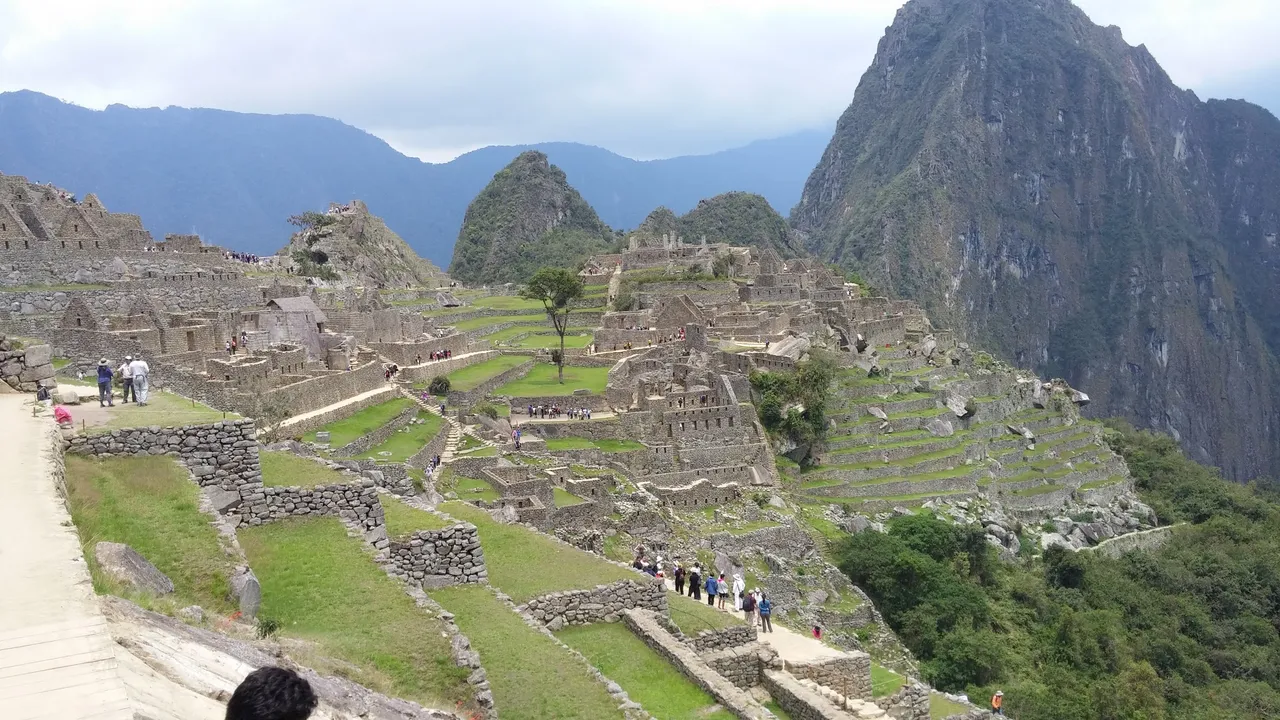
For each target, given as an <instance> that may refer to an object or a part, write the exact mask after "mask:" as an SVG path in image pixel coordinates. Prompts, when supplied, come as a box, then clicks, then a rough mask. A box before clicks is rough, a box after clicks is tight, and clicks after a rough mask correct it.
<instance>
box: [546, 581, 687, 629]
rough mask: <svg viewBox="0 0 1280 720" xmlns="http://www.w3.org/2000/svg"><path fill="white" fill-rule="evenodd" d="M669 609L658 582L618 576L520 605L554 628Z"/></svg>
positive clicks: (663, 591)
mask: <svg viewBox="0 0 1280 720" xmlns="http://www.w3.org/2000/svg"><path fill="white" fill-rule="evenodd" d="M637 608H639V609H644V610H652V611H654V612H657V613H663V614H665V613H666V612H667V594H666V590H665V588H664V587H663V585H662V584H661V583H659V582H650V581H636V580H619V581H618V582H615V583H612V584H610V585H598V586H596V587H595V588H592V589H590V590H568V591H565V592H555V593H551V594H549V595H543V596H541V597H536V598H534V599H532V600H530V601H529V602H528V603H526V604H525V605H524V607H523V608H522V609H521V612H524V613H526V614H528V615H529V616H530V617H532V618H533V619H534V620H537V621H538V622H540V623H542V624H543V625H545V626H546V627H547V629H548V630H551V631H552V632H555V631H556V630H559V629H560V628H563V627H564V626H566V625H590V624H591V623H597V622H617V621H618V620H620V619H621V618H622V615H623V613H624V612H626V611H627V610H633V609H637Z"/></svg>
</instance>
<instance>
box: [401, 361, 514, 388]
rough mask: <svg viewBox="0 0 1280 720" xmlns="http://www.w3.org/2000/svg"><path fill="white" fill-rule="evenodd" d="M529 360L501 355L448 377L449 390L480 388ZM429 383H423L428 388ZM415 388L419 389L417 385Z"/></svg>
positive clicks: (469, 366) (456, 371)
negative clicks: (486, 382) (495, 377)
mask: <svg viewBox="0 0 1280 720" xmlns="http://www.w3.org/2000/svg"><path fill="white" fill-rule="evenodd" d="M528 359H529V358H527V357H523V356H520V355H499V356H498V357H494V358H489V359H488V360H485V361H484V362H478V363H476V364H474V365H468V366H466V367H464V368H461V369H459V370H454V371H453V372H451V373H449V374H448V375H446V377H448V378H449V389H450V390H457V391H459V392H465V391H467V390H471V389H473V388H476V387H479V386H480V385H481V384H483V383H484V381H486V380H489V379H491V378H493V377H494V376H496V375H501V374H502V373H504V372H506V371H508V370H510V369H511V368H513V367H515V366H517V365H519V364H520V363H522V362H525V361H526V360H528ZM427 384H428V383H422V387H424V388H425V387H426V386H427ZM414 387H417V386H416V385H415V386H414Z"/></svg>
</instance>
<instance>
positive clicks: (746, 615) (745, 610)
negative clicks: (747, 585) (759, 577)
mask: <svg viewBox="0 0 1280 720" xmlns="http://www.w3.org/2000/svg"><path fill="white" fill-rule="evenodd" d="M741 602H742V619H743V620H746V621H747V624H748V625H751V626H753V627H754V626H755V624H756V598H755V596H754V595H751V594H750V593H748V594H747V595H745V596H744V597H743V598H742V601H741Z"/></svg>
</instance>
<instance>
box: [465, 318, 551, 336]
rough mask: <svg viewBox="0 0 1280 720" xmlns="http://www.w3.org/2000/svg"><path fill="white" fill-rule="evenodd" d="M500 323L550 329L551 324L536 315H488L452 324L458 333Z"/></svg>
mask: <svg viewBox="0 0 1280 720" xmlns="http://www.w3.org/2000/svg"><path fill="white" fill-rule="evenodd" d="M502 323H519V324H521V325H542V326H544V327H551V322H550V321H549V320H547V316H546V315H545V314H538V315H490V316H487V317H478V318H471V319H469V320H459V321H458V322H456V323H453V326H454V327H455V328H457V329H458V331H459V332H461V331H463V330H479V329H480V328H483V327H490V326H492V325H501V324H502Z"/></svg>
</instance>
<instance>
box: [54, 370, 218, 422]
mask: <svg viewBox="0 0 1280 720" xmlns="http://www.w3.org/2000/svg"><path fill="white" fill-rule="evenodd" d="M58 384H59V385H63V384H66V385H73V386H75V387H77V388H81V387H85V388H91V389H92V390H93V397H92V398H86V400H85V403H86V404H90V405H91V404H92V403H93V402H95V401H96V400H97V398H98V386H97V385H89V384H87V383H76V382H67V381H66V380H59V381H58ZM121 392H122V391H121V390H120V389H119V388H114V389H113V390H112V393H113V394H114V395H115V398H116V399H117V400H119V399H120V398H121V395H120V393H121ZM80 396H81V397H84V396H85V393H80ZM105 412H107V413H108V414H109V419H108V420H107V422H106V423H103V424H100V425H96V426H95V425H90V427H89V428H88V432H90V433H98V432H108V431H111V430H122V429H125V428H136V427H150V426H152V425H158V426H160V427H171V426H178V425H204V424H207V423H215V422H220V421H222V420H236V419H239V417H240V416H239V415H236V414H235V413H227V412H222V411H221V410H214V409H213V408H211V407H209V406H207V405H203V404H201V403H198V402H196V401H194V400H191V399H190V398H184V397H182V396H181V395H175V394H174V393H171V392H164V391H160V390H155V389H153V390H152V391H151V393H150V395H148V396H147V405H146V407H142V406H140V405H138V404H136V403H129V404H128V405H124V404H121V403H119V402H117V403H116V406H115V407H114V408H112V409H111V410H107V411H105ZM72 415H73V416H75V412H74V410H73V411H72ZM90 422H91V423H92V421H90Z"/></svg>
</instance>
